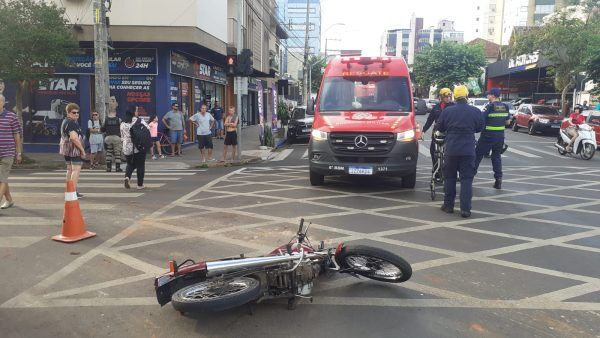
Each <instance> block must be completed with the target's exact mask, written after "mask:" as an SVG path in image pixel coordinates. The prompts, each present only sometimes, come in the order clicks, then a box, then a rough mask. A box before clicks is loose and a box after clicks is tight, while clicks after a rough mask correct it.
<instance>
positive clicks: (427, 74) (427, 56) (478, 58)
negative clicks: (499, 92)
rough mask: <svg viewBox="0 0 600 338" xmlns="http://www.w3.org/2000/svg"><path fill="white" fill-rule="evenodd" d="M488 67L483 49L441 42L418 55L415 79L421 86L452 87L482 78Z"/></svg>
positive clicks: (414, 67)
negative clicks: (475, 78)
mask: <svg viewBox="0 0 600 338" xmlns="http://www.w3.org/2000/svg"><path fill="white" fill-rule="evenodd" d="M485 64H486V60H485V54H484V51H483V46H481V45H464V44H457V43H453V42H442V43H440V44H436V45H433V46H432V47H430V48H428V49H426V50H425V51H423V52H421V53H418V54H417V55H416V57H415V64H414V66H413V74H414V76H415V79H414V80H415V81H416V82H417V84H418V85H419V86H421V87H427V88H428V87H429V86H437V87H438V88H443V87H449V88H451V87H453V86H454V85H456V84H459V83H465V82H467V81H468V79H469V78H470V77H479V76H480V75H481V74H482V72H483V67H485Z"/></svg>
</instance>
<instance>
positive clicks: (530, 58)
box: [508, 52, 540, 69]
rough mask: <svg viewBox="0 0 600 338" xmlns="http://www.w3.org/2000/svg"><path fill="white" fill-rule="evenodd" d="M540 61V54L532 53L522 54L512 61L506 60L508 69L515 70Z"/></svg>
mask: <svg viewBox="0 0 600 338" xmlns="http://www.w3.org/2000/svg"><path fill="white" fill-rule="evenodd" d="M539 60H540V53H539V52H533V53H531V54H523V55H519V56H517V57H516V58H514V59H508V68H509V69H512V68H517V67H522V66H527V65H532V64H535V63H537V62H538V61H539Z"/></svg>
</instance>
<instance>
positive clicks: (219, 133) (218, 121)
mask: <svg viewBox="0 0 600 338" xmlns="http://www.w3.org/2000/svg"><path fill="white" fill-rule="evenodd" d="M210 114H211V115H212V116H213V117H214V118H215V124H214V129H215V137H216V138H218V139H221V140H222V139H223V108H221V107H220V106H219V100H216V99H215V107H214V108H213V109H211V111H210Z"/></svg>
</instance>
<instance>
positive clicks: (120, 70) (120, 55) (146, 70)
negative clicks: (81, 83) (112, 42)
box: [56, 48, 158, 75]
mask: <svg viewBox="0 0 600 338" xmlns="http://www.w3.org/2000/svg"><path fill="white" fill-rule="evenodd" d="M156 60H157V57H156V49H153V48H150V49H114V50H109V51H108V71H109V73H110V75H156V74H158V64H157V62H156ZM67 62H68V63H67V65H66V66H63V67H57V68H56V73H57V74H94V71H95V67H94V63H95V58H94V50H93V49H84V50H83V54H78V55H71V56H69V57H68V61H67Z"/></svg>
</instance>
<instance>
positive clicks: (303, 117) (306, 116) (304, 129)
mask: <svg viewBox="0 0 600 338" xmlns="http://www.w3.org/2000/svg"><path fill="white" fill-rule="evenodd" d="M313 119H314V115H312V114H310V112H308V113H307V112H306V107H304V106H302V107H296V108H294V110H292V114H291V115H290V123H289V124H288V132H287V139H288V140H289V141H290V142H294V141H296V140H298V139H306V140H308V139H309V138H310V133H311V131H312V125H313Z"/></svg>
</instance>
